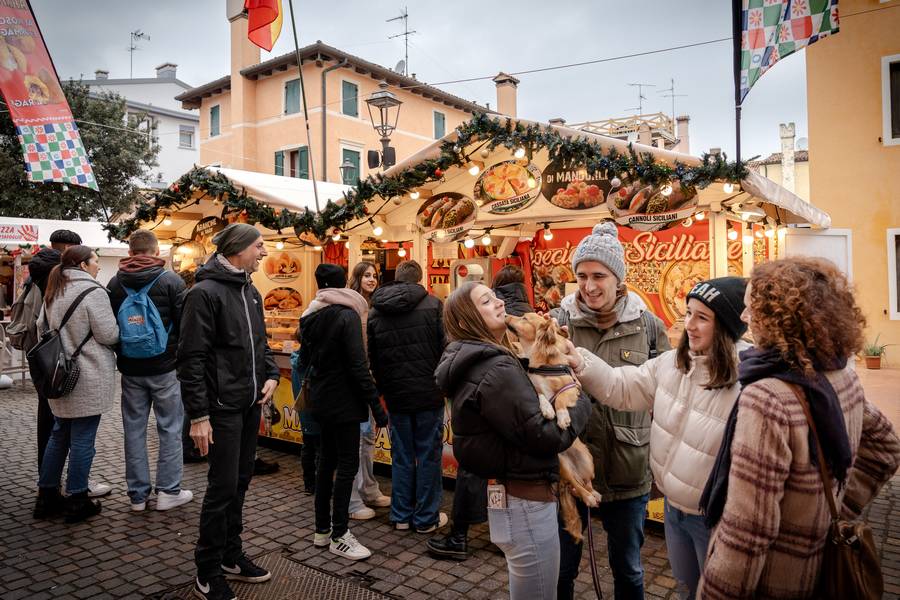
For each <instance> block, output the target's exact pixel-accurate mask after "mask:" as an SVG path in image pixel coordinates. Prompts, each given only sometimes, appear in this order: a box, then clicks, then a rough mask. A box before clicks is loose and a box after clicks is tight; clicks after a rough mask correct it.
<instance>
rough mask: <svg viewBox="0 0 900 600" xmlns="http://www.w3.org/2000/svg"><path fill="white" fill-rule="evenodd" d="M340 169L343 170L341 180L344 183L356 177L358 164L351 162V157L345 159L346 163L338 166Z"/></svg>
mask: <svg viewBox="0 0 900 600" xmlns="http://www.w3.org/2000/svg"><path fill="white" fill-rule="evenodd" d="M338 171H340V172H341V181H343V182H344V183H347V182H348V181H353V178H354V177H356V165H354V164H353V163H352V162H350V159H349V158H345V159H344V164H342V165H341V166H340V167H338Z"/></svg>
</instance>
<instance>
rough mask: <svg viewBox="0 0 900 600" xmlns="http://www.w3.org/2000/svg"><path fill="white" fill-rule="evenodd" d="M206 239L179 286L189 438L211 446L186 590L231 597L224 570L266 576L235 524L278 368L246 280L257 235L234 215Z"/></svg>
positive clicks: (203, 450) (257, 578)
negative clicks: (193, 270)
mask: <svg viewBox="0 0 900 600" xmlns="http://www.w3.org/2000/svg"><path fill="white" fill-rule="evenodd" d="M213 243H214V244H215V245H216V246H217V249H216V253H215V254H214V255H213V256H212V258H210V259H209V260H208V261H207V262H206V264H205V265H203V266H202V267H201V268H200V269H199V270H198V271H197V278H196V280H197V283H196V284H195V285H194V286H193V287H192V288H191V289H190V291H189V292H188V293H187V294H186V296H185V301H184V312H183V316H182V321H181V323H182V328H181V336H180V338H179V342H178V379H179V380H180V381H181V397H182V400H183V402H184V406H185V410H186V411H187V413H188V416H189V417H190V418H191V438H192V439H193V440H194V443H195V444H196V445H197V448H198V449H199V450H200V454H202V455H206V454H207V453H208V454H209V458H208V462H209V474H208V477H207V481H208V485H207V488H206V496H205V497H204V498H203V508H202V510H201V512H200V537H199V539H198V540H197V549H196V551H195V553H194V560H195V562H196V564H197V578H196V580H195V581H194V595H196V596H199V597H201V598H206V599H208V600H231V599H232V598H234V593H233V592H232V591H231V588H230V587H229V585H228V583H227V581H226V578H227V579H233V580H237V581H244V582H249V583H260V582H263V581H267V580H268V579H269V578H271V576H272V575H271V573H269V572H268V571H266V570H265V569H263V568H261V567H259V566H257V565H255V564H253V562H251V561H250V559H249V558H247V557H246V556H245V555H244V553H243V550H242V547H241V531H242V530H243V508H244V496H245V495H246V493H247V488H248V487H249V486H250V479H251V478H252V476H253V459H254V456H255V454H256V435H257V431H258V428H259V418H260V409H261V405H262V404H264V403H265V402H268V401H269V399H271V397H272V394H273V393H274V392H275V388H276V387H278V379H279V374H278V367H277V366H276V365H275V360H274V358H273V357H272V352H271V350H269V345H268V343H267V341H266V326H265V320H264V318H263V310H262V297H261V296H260V294H259V291H257V289H256V288H255V287H254V286H253V284H252V283H251V281H250V274H251V273H253V272H254V271H256V270H257V269H258V268H259V262H260V260H262V258H263V257H264V256H266V249H265V245H264V242H263V239H262V236H261V235H260V233H259V231H258V230H257V229H256V228H255V227H253V226H251V225H246V224H240V223H235V224H232V225H229V226H228V227H226V228H225V229H223V230H222V231H220V232H219V233H218V234H216V236H215V237H214V238H213Z"/></svg>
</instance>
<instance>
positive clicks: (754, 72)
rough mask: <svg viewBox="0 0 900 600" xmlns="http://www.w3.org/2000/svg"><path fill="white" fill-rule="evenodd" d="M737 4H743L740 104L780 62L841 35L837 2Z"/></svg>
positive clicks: (743, 0)
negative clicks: (833, 35) (832, 36)
mask: <svg viewBox="0 0 900 600" xmlns="http://www.w3.org/2000/svg"><path fill="white" fill-rule="evenodd" d="M734 1H735V2H740V4H741V7H740V8H741V13H740V15H741V31H740V36H741V54H740V80H739V85H740V91H739V96H738V104H740V103H741V102H743V100H744V98H745V97H746V96H747V94H748V93H750V88H751V87H753V84H754V83H756V82H757V80H758V79H759V78H760V77H762V75H763V73H765V72H766V71H768V70H769V69H771V68H772V66H773V65H774V64H775V63H776V62H778V61H779V60H780V59H782V58H784V57H786V56H787V55H788V54H792V53H794V52H796V51H797V50H800V49H801V48H805V47H806V46H809V45H810V44H812V43H813V42H817V41H818V40H820V39H821V38H823V37H825V36H827V35H831V34H833V33H837V32H838V0H734ZM735 34H736V35H737V34H738V32H735Z"/></svg>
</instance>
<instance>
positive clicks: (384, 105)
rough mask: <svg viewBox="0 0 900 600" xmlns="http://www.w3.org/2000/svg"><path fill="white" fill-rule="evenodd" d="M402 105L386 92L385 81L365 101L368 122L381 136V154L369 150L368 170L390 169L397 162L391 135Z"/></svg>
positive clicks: (390, 93) (391, 93) (395, 97)
mask: <svg viewBox="0 0 900 600" xmlns="http://www.w3.org/2000/svg"><path fill="white" fill-rule="evenodd" d="M401 104H403V102H402V101H400V100H399V99H398V98H397V96H396V95H394V93H393V92H391V91H389V90H388V83H387V81H382V82H381V83H379V84H378V91H377V92H374V93H373V94H372V95H371V96H369V97H368V98H367V99H366V107H367V108H368V110H369V120H370V121H372V127H374V128H375V131H377V132H378V135H380V136H381V153H380V156H379V152H378V151H377V150H370V151H369V153H368V155H367V161H368V163H369V168H372V169H374V168H375V167H378V166H381V167H392V166H394V164H395V163H396V162H397V152H396V150H395V149H394V148H392V147H391V145H390V143H391V134H392V133H393V132H394V130H395V129H396V128H397V120H398V119H399V118H400V105H401Z"/></svg>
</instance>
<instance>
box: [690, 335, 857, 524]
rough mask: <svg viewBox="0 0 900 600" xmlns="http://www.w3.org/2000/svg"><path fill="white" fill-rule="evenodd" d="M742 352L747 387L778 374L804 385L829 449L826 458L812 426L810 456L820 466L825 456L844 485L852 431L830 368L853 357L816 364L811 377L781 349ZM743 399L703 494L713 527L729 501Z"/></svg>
mask: <svg viewBox="0 0 900 600" xmlns="http://www.w3.org/2000/svg"><path fill="white" fill-rule="evenodd" d="M740 357H741V363H740V365H739V366H738V381H740V383H741V388H742V391H743V388H745V387H747V386H748V385H750V384H751V383H754V382H755V381H759V380H760V379H765V378H767V377H774V378H775V379H779V380H781V381H784V382H786V383H789V384H795V385H799V386H800V388H801V389H802V390H803V392H804V393H805V394H806V401H807V402H808V403H809V410H810V413H811V414H812V418H813V423H815V425H816V429H817V430H818V432H819V440H820V441H821V443H822V451H823V453H824V454H825V456H824V457H819V456H818V451H817V450H816V441H815V435H814V434H813V431H812V429H810V430H809V438H808V439H809V441H808V443H809V456H810V460H811V461H812V463H813V464H814V465H817V466H818V464H819V460H821V459H823V458H824V460H825V464H826V466H827V467H828V469H829V470H830V471H831V475H832V477H834V478H835V479H837V481H838V484H839V486H843V484H844V483H845V482H846V479H847V471H848V470H849V468H850V463H851V460H852V454H851V452H850V437H849V436H848V434H847V424H846V423H845V422H844V413H843V411H842V410H841V403H840V400H839V399H838V397H837V393H835V391H834V388H833V387H832V386H831V383H830V382H829V381H828V379H827V378H826V377H825V375H824V373H825V372H827V371H836V370H839V369H843V368H844V367H846V366H847V359H846V358H843V359H835V360H833V361H831V362H830V363H827V364H822V365H820V364H814V365H813V367H814V368H815V374H814V375H813V376H812V377H807V376H806V375H804V374H803V373H800V372H798V371H796V370H792V369H791V368H790V367H789V366H788V364H787V363H786V362H785V361H784V359H783V358H782V356H781V353H780V352H779V351H778V350H776V349H768V350H765V349H761V348H750V349H749V350H745V351H743V352H741V354H740ZM739 403H740V398H738V401H737V402H735V403H734V407H733V408H732V409H731V413H730V414H729V415H728V421H727V422H726V424H725V433H724V435H723V437H722V445H721V446H720V447H719V453H718V454H717V455H716V462H715V464H714V465H713V469H712V472H711V473H710V475H709V479H708V480H707V481H706V486H705V487H704V488H703V495H702V496H701V497H700V510H701V511H702V512H703V515H704V520H705V522H706V526H707V527H709V528H710V529H712V528H713V527H715V526H716V524H717V523H718V522H719V519H721V518H722V512H723V511H724V509H725V501H726V500H727V499H728V475H729V472H730V470H731V444H732V442H733V441H734V431H735V428H736V426H737V413H738V404H739Z"/></svg>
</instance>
